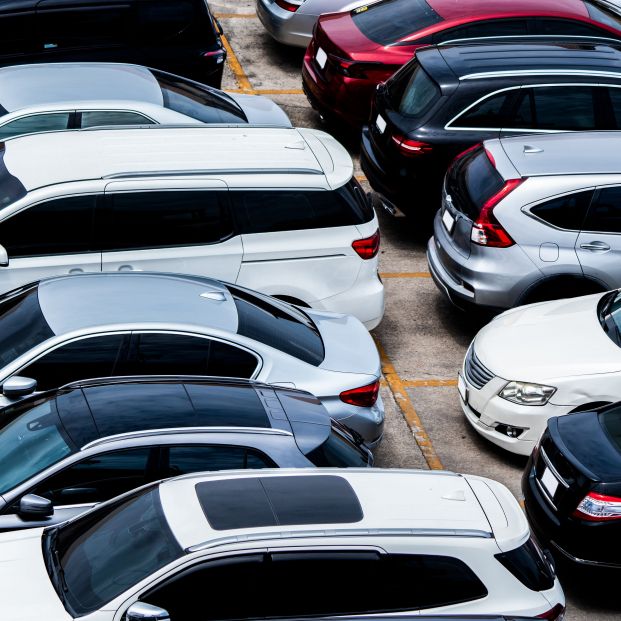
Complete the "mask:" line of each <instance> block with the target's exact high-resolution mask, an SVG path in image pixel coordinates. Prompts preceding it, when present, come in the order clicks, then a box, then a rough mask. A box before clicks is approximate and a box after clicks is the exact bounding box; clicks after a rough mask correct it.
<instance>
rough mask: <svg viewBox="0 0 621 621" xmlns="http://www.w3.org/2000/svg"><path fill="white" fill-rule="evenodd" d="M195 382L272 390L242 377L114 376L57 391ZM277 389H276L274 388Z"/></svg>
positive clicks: (71, 384)
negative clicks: (259, 387) (118, 385)
mask: <svg viewBox="0 0 621 621" xmlns="http://www.w3.org/2000/svg"><path fill="white" fill-rule="evenodd" d="M176 382H179V383H182V382H195V383H204V384H209V385H212V384H228V385H231V386H238V385H250V386H262V387H266V388H268V387H269V388H272V386H270V385H269V384H265V383H264V382H259V381H257V380H253V379H245V378H242V377H220V376H219V375H116V376H112V377H92V378H89V379H82V380H76V381H74V382H69V383H68V384H64V385H63V386H61V387H60V388H58V390H63V389H69V388H90V387H91V386H106V385H114V384H152V383H168V384H172V383H176ZM276 388H278V387H276Z"/></svg>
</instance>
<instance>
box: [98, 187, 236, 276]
mask: <svg viewBox="0 0 621 621" xmlns="http://www.w3.org/2000/svg"><path fill="white" fill-rule="evenodd" d="M102 215H103V226H102V228H101V235H102V240H101V243H102V247H103V255H102V269H103V271H104V272H116V271H131V270H137V271H141V270H152V271H159V272H175V273H182V274H194V275H197V276H210V277H213V278H219V279H221V280H226V281H229V282H235V280H236V279H237V275H238V273H239V269H240V265H241V259H242V241H241V238H240V236H239V235H237V234H236V232H235V229H234V226H233V222H232V219H231V215H230V210H229V206H228V200H227V188H226V184H225V183H224V182H223V181H217V180H201V181H198V180H196V181H188V182H184V181H178V182H177V181H175V182H160V181H150V182H147V181H144V180H141V181H127V182H125V181H115V182H112V183H109V184H108V185H107V186H106V197H105V207H104V210H103V212H102Z"/></svg>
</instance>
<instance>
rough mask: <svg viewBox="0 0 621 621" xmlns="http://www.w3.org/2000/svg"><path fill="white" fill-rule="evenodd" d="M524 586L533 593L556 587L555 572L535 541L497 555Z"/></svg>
mask: <svg viewBox="0 0 621 621" xmlns="http://www.w3.org/2000/svg"><path fill="white" fill-rule="evenodd" d="M495 556H496V558H497V559H498V561H499V562H500V563H501V564H502V565H503V566H504V567H505V569H508V570H509V571H510V572H511V573H512V574H513V575H514V576H515V577H516V578H517V579H518V580H519V581H520V582H521V583H522V584H523V585H524V586H526V587H528V588H529V589H531V590H533V591H546V590H547V589H551V588H552V587H553V586H554V572H553V571H552V569H551V568H550V564H549V563H548V561H547V560H546V559H545V558H544V556H543V553H542V552H541V549H540V548H539V546H538V545H537V544H536V543H535V541H534V540H533V539H529V540H528V541H527V542H526V543H525V544H524V545H522V546H520V547H519V548H516V549H515V550H511V551H510V552H503V553H502V554H496V555H495Z"/></svg>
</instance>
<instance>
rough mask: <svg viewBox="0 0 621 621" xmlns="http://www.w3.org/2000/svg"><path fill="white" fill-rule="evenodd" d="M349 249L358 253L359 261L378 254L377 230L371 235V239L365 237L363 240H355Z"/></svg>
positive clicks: (378, 233)
mask: <svg viewBox="0 0 621 621" xmlns="http://www.w3.org/2000/svg"><path fill="white" fill-rule="evenodd" d="M351 247H352V248H353V249H354V250H355V251H356V252H357V253H358V256H359V257H360V258H361V259H365V260H367V259H372V258H373V257H374V256H376V255H377V253H378V252H379V247H380V232H379V229H377V231H375V233H373V235H371V237H365V238H364V239H357V240H356V241H355V242H353V243H352V245H351Z"/></svg>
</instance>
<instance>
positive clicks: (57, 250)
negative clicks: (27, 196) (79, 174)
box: [0, 195, 97, 259]
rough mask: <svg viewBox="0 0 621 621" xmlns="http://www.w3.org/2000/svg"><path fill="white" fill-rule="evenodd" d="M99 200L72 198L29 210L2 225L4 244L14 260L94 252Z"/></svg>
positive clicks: (0, 228) (52, 201) (95, 198)
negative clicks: (95, 215)
mask: <svg viewBox="0 0 621 621" xmlns="http://www.w3.org/2000/svg"><path fill="white" fill-rule="evenodd" d="M96 201H97V197H96V196H94V195H89V196H72V197H66V198H56V199H53V200H50V201H46V202H45V203H39V204H38V205H34V206H33V207H28V208H26V209H24V210H23V211H20V212H19V213H16V214H15V215H13V216H11V217H9V218H8V219H7V220H3V221H2V222H0V244H2V245H3V246H4V247H5V248H6V250H7V252H8V254H9V258H11V259H17V258H19V257H33V256H45V255H59V254H75V253H81V252H90V251H92V250H93V246H92V230H93V214H94V213H95V203H96ZM50 231H53V232H54V234H53V235H50Z"/></svg>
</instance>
